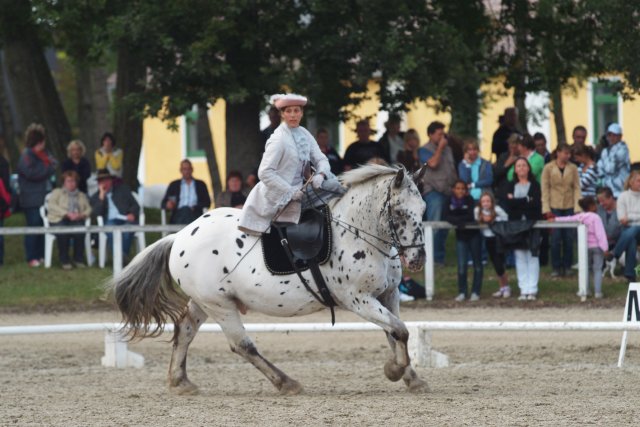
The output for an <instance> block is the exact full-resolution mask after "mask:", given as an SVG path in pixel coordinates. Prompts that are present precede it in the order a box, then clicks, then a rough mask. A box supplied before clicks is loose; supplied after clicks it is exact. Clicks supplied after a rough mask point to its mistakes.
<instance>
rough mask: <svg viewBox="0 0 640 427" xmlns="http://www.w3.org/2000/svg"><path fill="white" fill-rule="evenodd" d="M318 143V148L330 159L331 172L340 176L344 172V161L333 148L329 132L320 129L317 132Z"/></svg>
mask: <svg viewBox="0 0 640 427" xmlns="http://www.w3.org/2000/svg"><path fill="white" fill-rule="evenodd" d="M316 141H318V146H319V147H320V151H322V152H323V153H324V155H325V156H327V159H329V165H331V172H332V173H333V174H334V175H336V176H337V175H340V174H341V173H342V172H343V171H344V165H343V163H342V159H341V158H340V155H339V154H338V152H337V151H336V150H335V149H334V148H333V146H332V145H331V143H330V141H329V131H327V130H326V129H325V128H320V129H318V131H317V132H316Z"/></svg>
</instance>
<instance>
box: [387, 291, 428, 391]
mask: <svg viewBox="0 0 640 427" xmlns="http://www.w3.org/2000/svg"><path fill="white" fill-rule="evenodd" d="M378 300H379V301H380V302H381V303H382V305H383V306H385V307H386V308H387V309H388V310H389V311H390V312H391V313H392V314H393V315H394V316H396V317H397V318H400V291H399V290H398V288H395V289H393V290H390V291H387V292H386V293H384V294H382V295H381V296H380V297H378ZM385 334H386V335H387V340H388V341H389V346H390V347H391V351H392V353H393V355H394V356H395V357H396V358H397V357H398V356H397V354H396V353H397V352H398V351H400V349H399V348H398V346H396V342H397V341H396V340H395V339H394V338H393V337H392V336H391V334H390V333H389V332H387V331H385ZM404 348H405V350H406V351H407V358H408V357H409V356H408V350H407V348H406V345H405V347H404ZM387 363H393V359H392V360H391V361H390V362H387ZM385 373H386V366H385ZM390 379H391V378H390ZM402 379H403V380H404V383H405V384H406V385H407V389H408V390H409V391H411V392H423V391H429V385H428V384H427V382H426V381H424V380H423V379H421V378H420V377H419V376H418V374H417V373H416V371H415V370H414V369H413V367H412V366H411V364H408V365H407V366H406V367H405V368H404V373H403V374H402Z"/></svg>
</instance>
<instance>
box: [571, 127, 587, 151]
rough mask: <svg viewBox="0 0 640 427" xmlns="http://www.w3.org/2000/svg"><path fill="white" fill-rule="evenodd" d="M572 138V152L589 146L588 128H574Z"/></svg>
mask: <svg viewBox="0 0 640 427" xmlns="http://www.w3.org/2000/svg"><path fill="white" fill-rule="evenodd" d="M571 138H572V139H573V144H571V149H572V150H573V149H577V148H579V147H584V146H585V145H587V128H586V127H584V126H582V125H578V126H576V127H574V128H573V132H571Z"/></svg>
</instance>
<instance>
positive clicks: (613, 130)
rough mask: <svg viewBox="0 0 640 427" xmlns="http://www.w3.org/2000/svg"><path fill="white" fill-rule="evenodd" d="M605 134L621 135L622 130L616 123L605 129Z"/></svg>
mask: <svg viewBox="0 0 640 427" xmlns="http://www.w3.org/2000/svg"><path fill="white" fill-rule="evenodd" d="M607 133H615V134H616V135H622V128H621V127H620V125H619V124H617V123H611V124H610V125H609V127H608V128H607Z"/></svg>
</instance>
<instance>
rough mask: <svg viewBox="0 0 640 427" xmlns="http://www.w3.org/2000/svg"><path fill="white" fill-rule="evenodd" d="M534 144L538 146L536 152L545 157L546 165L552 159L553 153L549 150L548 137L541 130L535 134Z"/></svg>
mask: <svg viewBox="0 0 640 427" xmlns="http://www.w3.org/2000/svg"><path fill="white" fill-rule="evenodd" d="M533 144H534V145H535V146H536V152H537V153H538V154H540V155H541V156H542V158H543V159H544V164H545V165H546V164H547V163H549V161H550V160H551V153H549V150H547V137H546V136H544V134H543V133H541V132H536V133H534V134H533Z"/></svg>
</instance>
